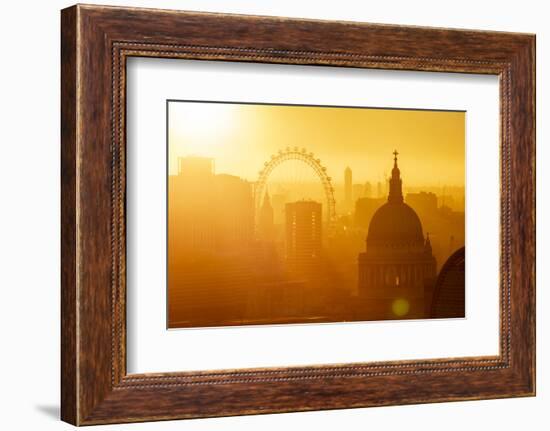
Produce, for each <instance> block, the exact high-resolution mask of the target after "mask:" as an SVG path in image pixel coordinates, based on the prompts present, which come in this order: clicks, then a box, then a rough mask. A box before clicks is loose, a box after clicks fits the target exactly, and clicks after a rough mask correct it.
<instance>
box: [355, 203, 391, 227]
mask: <svg viewBox="0 0 550 431" xmlns="http://www.w3.org/2000/svg"><path fill="white" fill-rule="evenodd" d="M384 201H385V199H378V198H361V199H357V200H356V201H355V214H354V223H355V226H356V227H358V228H361V229H367V228H368V227H369V224H370V221H371V219H372V216H373V215H374V213H375V212H376V210H377V209H378V208H380V207H381V206H382V205H383V204H384Z"/></svg>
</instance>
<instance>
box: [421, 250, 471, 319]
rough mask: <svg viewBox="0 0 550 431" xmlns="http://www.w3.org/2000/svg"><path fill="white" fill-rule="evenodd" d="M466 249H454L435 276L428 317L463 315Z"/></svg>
mask: <svg viewBox="0 0 550 431" xmlns="http://www.w3.org/2000/svg"><path fill="white" fill-rule="evenodd" d="M465 269H466V249H465V248H464V247H461V248H459V249H458V250H457V251H455V252H454V253H453V254H452V255H451V256H450V257H449V259H447V261H446V262H445V264H444V265H443V267H442V268H441V271H439V275H438V276H437V279H436V282H435V285H434V288H433V299H432V301H431V307H430V308H431V310H430V317H439V318H450V317H465V296H466V295H465V286H466V277H465Z"/></svg>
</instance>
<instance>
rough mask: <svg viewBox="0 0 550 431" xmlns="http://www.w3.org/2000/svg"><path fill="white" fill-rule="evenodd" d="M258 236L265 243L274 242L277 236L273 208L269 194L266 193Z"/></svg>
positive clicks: (261, 210)
mask: <svg viewBox="0 0 550 431" xmlns="http://www.w3.org/2000/svg"><path fill="white" fill-rule="evenodd" d="M258 217H259V220H258V235H259V237H260V239H263V240H264V241H273V239H274V236H275V224H274V216H273V207H272V206H271V201H270V199H269V193H268V192H267V190H266V192H265V194H264V201H263V203H262V206H261V208H260V213H259V214H258Z"/></svg>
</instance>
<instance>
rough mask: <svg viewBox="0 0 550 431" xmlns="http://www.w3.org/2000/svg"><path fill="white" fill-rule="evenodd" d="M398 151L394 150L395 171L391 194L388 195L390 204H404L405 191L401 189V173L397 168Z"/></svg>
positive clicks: (392, 173) (392, 175) (392, 177)
mask: <svg viewBox="0 0 550 431" xmlns="http://www.w3.org/2000/svg"><path fill="white" fill-rule="evenodd" d="M398 155H399V153H398V152H397V150H393V169H392V171H391V178H390V193H389V195H388V201H389V202H403V191H402V189H401V183H402V181H401V172H400V171H399V168H398V167H397V156H398Z"/></svg>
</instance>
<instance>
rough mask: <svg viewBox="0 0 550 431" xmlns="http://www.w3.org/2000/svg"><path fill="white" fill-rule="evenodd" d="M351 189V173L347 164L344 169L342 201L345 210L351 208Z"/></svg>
mask: <svg viewBox="0 0 550 431" xmlns="http://www.w3.org/2000/svg"><path fill="white" fill-rule="evenodd" d="M352 194H353V190H352V173H351V169H350V167H349V166H348V167H347V168H346V169H345V171H344V202H345V205H346V211H351V209H352V208H353V197H352Z"/></svg>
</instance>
